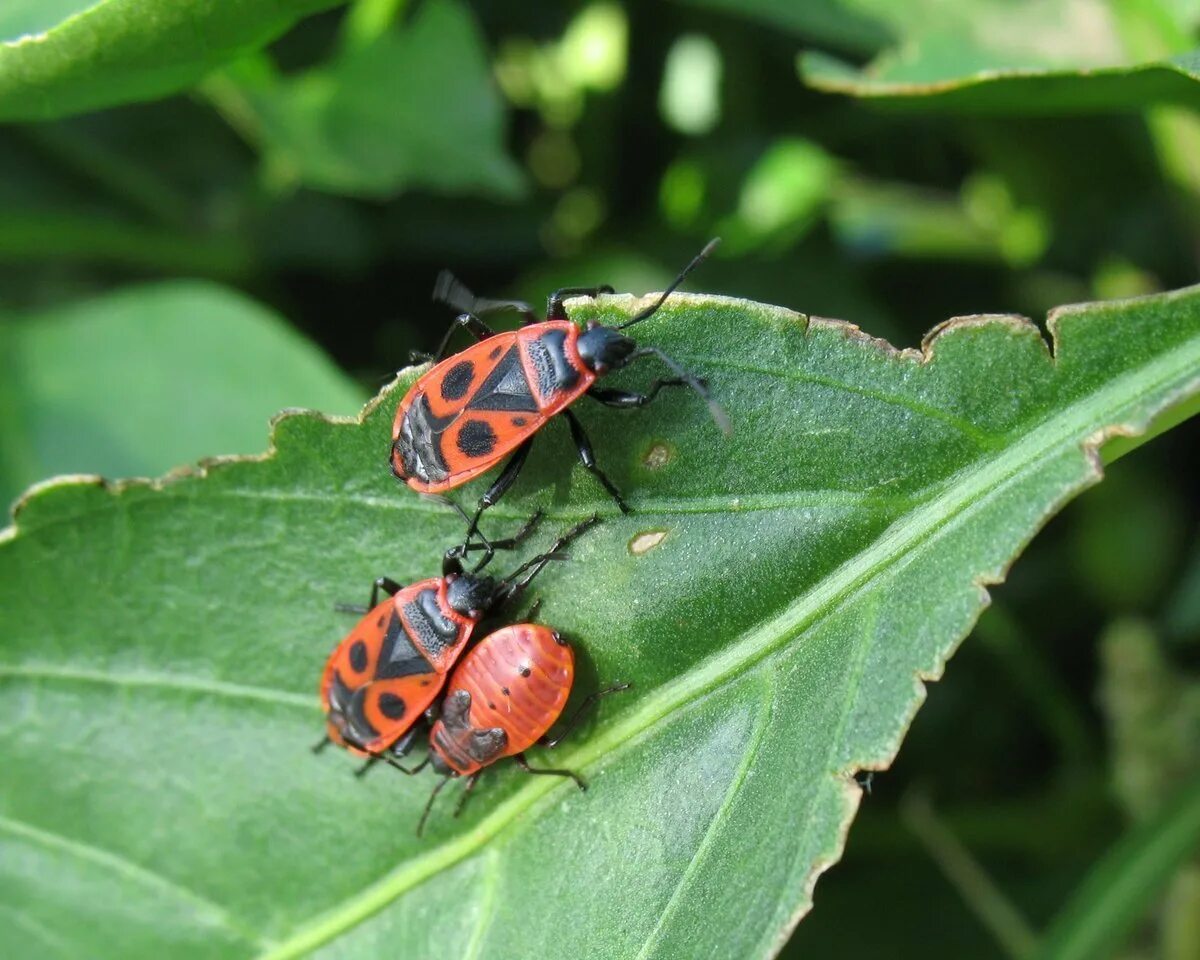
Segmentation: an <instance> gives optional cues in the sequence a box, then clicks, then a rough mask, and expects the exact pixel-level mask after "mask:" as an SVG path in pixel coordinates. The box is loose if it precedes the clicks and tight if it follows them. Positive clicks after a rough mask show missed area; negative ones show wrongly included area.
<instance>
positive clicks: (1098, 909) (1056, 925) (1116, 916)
mask: <svg viewBox="0 0 1200 960" xmlns="http://www.w3.org/2000/svg"><path fill="white" fill-rule="evenodd" d="M1198 847H1200V774H1198V775H1196V776H1193V777H1192V778H1191V779H1189V780H1187V781H1184V782H1183V783H1182V784H1180V786H1179V789H1178V792H1177V793H1176V794H1175V795H1174V796H1172V797H1171V798H1170V801H1169V802H1168V803H1167V804H1166V805H1165V806H1164V807H1163V809H1162V810H1160V811H1159V813H1157V814H1156V815H1155V816H1154V817H1153V818H1151V819H1149V820H1147V821H1146V822H1145V823H1143V824H1141V825H1140V826H1138V827H1136V828H1134V829H1133V830H1131V831H1130V832H1129V833H1128V834H1127V835H1126V836H1124V837H1123V838H1122V839H1121V840H1120V841H1119V842H1118V843H1117V844H1116V845H1115V846H1114V847H1113V848H1112V849H1111V850H1110V851H1109V853H1108V854H1107V855H1106V856H1105V857H1104V859H1103V860H1101V861H1100V863H1098V864H1097V865H1096V867H1095V868H1094V869H1093V870H1092V872H1091V874H1090V875H1089V876H1088V878H1087V880H1086V881H1085V882H1084V883H1083V885H1082V886H1081V887H1080V888H1079V890H1078V891H1077V892H1076V894H1075V896H1074V897H1073V898H1072V900H1071V902H1070V903H1069V904H1068V905H1067V906H1066V907H1065V908H1064V909H1063V911H1062V912H1061V913H1060V914H1059V915H1058V916H1057V917H1056V918H1055V920H1054V922H1053V924H1052V925H1051V927H1050V929H1049V930H1048V931H1047V933H1046V938H1045V941H1044V942H1043V945H1042V948H1041V949H1040V950H1039V951H1038V952H1037V953H1036V954H1035V955H1034V956H1035V957H1036V960H1104V958H1107V957H1111V956H1113V955H1114V954H1115V953H1116V951H1117V950H1118V949H1119V948H1120V947H1121V945H1122V943H1123V942H1124V941H1125V940H1126V939H1127V938H1128V937H1129V936H1130V934H1131V933H1132V932H1133V930H1134V929H1135V927H1136V924H1137V923H1138V922H1139V921H1140V920H1141V919H1142V917H1143V915H1144V914H1145V913H1146V911H1147V910H1148V909H1149V908H1150V906H1151V905H1152V904H1153V903H1154V901H1155V900H1156V899H1157V898H1158V897H1159V895H1160V894H1161V893H1162V891H1163V888H1164V887H1165V886H1166V884H1167V883H1168V881H1170V879H1171V877H1172V875H1173V874H1174V873H1175V871H1176V870H1177V869H1178V868H1179V867H1180V866H1181V865H1183V864H1184V863H1186V862H1187V860H1189V859H1190V858H1191V857H1192V856H1194V855H1195V854H1196V852H1197V849H1198Z"/></svg>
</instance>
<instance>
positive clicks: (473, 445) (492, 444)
mask: <svg viewBox="0 0 1200 960" xmlns="http://www.w3.org/2000/svg"><path fill="white" fill-rule="evenodd" d="M458 449H459V450H460V451H461V452H462V454H463V455H464V456H468V457H471V458H472V459H477V458H479V457H486V456H487V455H488V454H489V453H491V452H492V451H493V450H495V449H496V431H495V430H493V429H492V425H491V424H490V423H488V422H487V421H486V420H468V421H467V422H466V423H464V424H463V427H462V429H461V430H459V431H458Z"/></svg>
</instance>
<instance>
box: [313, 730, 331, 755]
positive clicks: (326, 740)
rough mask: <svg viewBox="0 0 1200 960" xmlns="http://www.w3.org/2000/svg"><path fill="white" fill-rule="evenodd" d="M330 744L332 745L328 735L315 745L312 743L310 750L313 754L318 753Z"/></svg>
mask: <svg viewBox="0 0 1200 960" xmlns="http://www.w3.org/2000/svg"><path fill="white" fill-rule="evenodd" d="M331 743H333V741H332V740H330V739H329V734H326V735H325V736H323V737H322V738H321V739H320V740H318V741H317V742H316V743H314V744H313V745H312V747H311V748H310V749H311V750H312V752H313V753H320V752H321V751H322V750H324V749H325V748H326V747H327V746H329V745H330V744H331Z"/></svg>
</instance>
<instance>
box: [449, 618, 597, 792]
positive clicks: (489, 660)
mask: <svg viewBox="0 0 1200 960" xmlns="http://www.w3.org/2000/svg"><path fill="white" fill-rule="evenodd" d="M574 679H575V655H574V653H573V651H572V650H571V648H570V646H568V645H567V643H566V642H565V641H563V640H562V638H561V637H559V635H558V634H557V633H556V632H555V631H553V630H551V629H550V628H549V627H543V626H540V625H538V624H530V623H519V624H514V625H513V626H509V627H504V628H503V629H500V630H497V631H496V632H495V633H492V634H489V635H488V636H486V637H485V638H484V639H483V640H481V641H480V642H479V645H478V646H476V647H475V648H474V649H473V650H471V651H470V652H469V653H468V654H467V655H466V656H465V657H464V658H463V659H462V661H461V662H460V663H459V665H458V667H457V668H456V669H455V671H454V673H453V675H452V676H451V678H450V682H449V684H448V685H447V688H446V703H447V705H449V704H451V702H452V701H453V700H454V698H455V697H456V694H458V693H459V692H460V691H465V692H466V693H467V694H469V696H470V703H469V707H468V711H467V716H466V717H465V718H459V717H454V716H452V715H444V718H443V720H439V721H438V722H437V723H436V724H435V725H434V728H433V732H432V735H431V738H430V743H431V745H432V746H433V748H434V749H435V750H437V751H438V752H439V753H441V754H442V756H443V758H444V759H445V760H446V761H447V764H448V765H449V766H450V767H451V768H453V769H455V770H456V771H457V772H458V773H460V774H462V775H469V774H471V773H473V772H475V771H476V770H478V769H479V768H480V767H482V766H486V765H487V764H488V763H491V762H493V761H495V760H498V759H500V758H501V757H509V756H512V755H513V754H515V753H520V752H521V751H523V750H526V749H528V748H529V747H531V746H532V745H533V744H535V743H536V742H537V741H538V740H539V739H540V738H541V737H542V736H543V735H545V733H546V731H547V730H549V729H550V728H551V727H552V726H553V725H554V722H555V721H556V720H557V719H558V718H559V716H560V715H561V714H562V711H563V707H565V706H566V703H567V698H568V697H569V696H570V695H571V684H572V683H573V682H574ZM464 721H465V722H464ZM497 729H498V730H503V731H504V741H503V743H497V744H496V748H495V749H493V750H488V751H487V752H486V753H480V752H479V751H478V750H477V749H474V748H473V743H474V739H473V738H477V735H478V734H479V733H481V732H485V731H491V730H497Z"/></svg>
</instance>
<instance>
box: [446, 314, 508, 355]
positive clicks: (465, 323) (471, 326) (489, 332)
mask: <svg viewBox="0 0 1200 960" xmlns="http://www.w3.org/2000/svg"><path fill="white" fill-rule="evenodd" d="M461 327H466V328H467V329H468V330H470V331H471V333H472V334H473V335H474V337H475V339H476V340H487V339H488V338H489V337H494V336H495V335H496V331H495V330H493V329H492V328H491V327H489V326H488V325H487V324H486V323H484V322H483V321H482V320H480V319H479V318H478V317H477V316H475V314H473V313H460V314H459V315H458V316H457V317H455V318H454V322H453V323H452V324H450V329H448V330H447V331H446V335H445V336H444V337H442V342H441V343H440V344H438V348H437V352H436V353H435V354H434V355H433V359H434V360H441V359H443V358H444V357H445V356H446V351H447V350H448V349H449V348H450V339H451V338H452V337H453V336H454V333H455V331H456V330H458V329H460V328H461Z"/></svg>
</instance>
